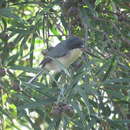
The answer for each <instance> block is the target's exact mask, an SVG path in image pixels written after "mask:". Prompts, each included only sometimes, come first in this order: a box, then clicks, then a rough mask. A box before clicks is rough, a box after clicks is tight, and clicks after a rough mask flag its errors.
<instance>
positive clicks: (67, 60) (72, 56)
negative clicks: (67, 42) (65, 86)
mask: <svg viewBox="0 0 130 130" xmlns="http://www.w3.org/2000/svg"><path fill="white" fill-rule="evenodd" d="M81 55H82V51H81V50H80V49H73V50H71V51H70V52H69V53H68V54H67V55H66V56H64V57H61V58H56V60H57V61H59V62H60V63H61V64H63V66H65V67H66V68H68V67H69V66H70V65H71V64H72V63H73V62H75V61H76V60H77V59H78V58H79V57H80V56H81ZM45 68H46V69H48V70H50V71H55V72H59V71H61V67H60V65H59V64H58V63H56V61H52V62H50V63H48V64H46V65H45Z"/></svg>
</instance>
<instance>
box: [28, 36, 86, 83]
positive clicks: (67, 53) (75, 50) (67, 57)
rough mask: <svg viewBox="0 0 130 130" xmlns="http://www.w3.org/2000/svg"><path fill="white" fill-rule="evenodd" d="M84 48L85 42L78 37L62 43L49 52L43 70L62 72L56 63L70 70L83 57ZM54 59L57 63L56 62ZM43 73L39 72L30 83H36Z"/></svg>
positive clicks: (42, 64) (43, 62)
mask: <svg viewBox="0 0 130 130" xmlns="http://www.w3.org/2000/svg"><path fill="white" fill-rule="evenodd" d="M84 48H85V47H84V43H83V41H82V40H81V39H80V38H78V37H75V36H72V37H70V38H68V39H66V40H64V41H61V42H60V43H59V44H57V45H56V46H55V47H52V48H51V49H50V50H49V51H47V52H46V57H45V59H44V60H43V61H42V62H41V63H40V65H41V66H42V68H46V69H47V70H49V71H54V72H60V71H61V70H62V69H61V67H60V66H59V65H58V64H57V63H56V61H58V62H60V63H61V64H63V66H65V67H66V68H68V67H69V66H70V65H71V64H72V63H73V62H75V61H76V60H77V59H78V58H79V57H80V56H81V55H82V53H83V51H84ZM54 59H55V60H56V61H54ZM41 73H42V72H39V73H38V74H37V75H36V76H35V77H34V78H33V79H31V80H30V81H29V83H31V82H32V81H34V80H35V79H36V78H37V77H38V76H39V75H40V74H41Z"/></svg>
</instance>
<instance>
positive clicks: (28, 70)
mask: <svg viewBox="0 0 130 130" xmlns="http://www.w3.org/2000/svg"><path fill="white" fill-rule="evenodd" d="M9 68H10V69H12V70H22V71H25V72H30V73H38V72H39V71H40V69H38V68H32V67H27V66H16V65H15V66H11V67H9Z"/></svg>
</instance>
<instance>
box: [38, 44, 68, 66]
mask: <svg viewBox="0 0 130 130" xmlns="http://www.w3.org/2000/svg"><path fill="white" fill-rule="evenodd" d="M67 53H68V50H67V49H66V47H65V46H64V43H60V44H58V45H57V46H55V47H54V48H53V49H51V50H50V51H48V52H47V55H46V56H47V58H45V59H44V60H43V61H42V62H41V63H40V65H42V67H44V66H45V64H46V63H48V62H50V61H51V60H52V59H51V58H49V57H52V58H59V57H63V56H65V55H66V54H67Z"/></svg>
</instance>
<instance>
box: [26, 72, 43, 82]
mask: <svg viewBox="0 0 130 130" xmlns="http://www.w3.org/2000/svg"><path fill="white" fill-rule="evenodd" d="M42 73H43V70H41V71H40V72H38V74H37V75H36V76H34V77H33V78H32V79H30V80H29V81H28V83H32V82H33V81H34V80H36V79H37V78H38V77H39V76H40V75H41V74H42Z"/></svg>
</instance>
